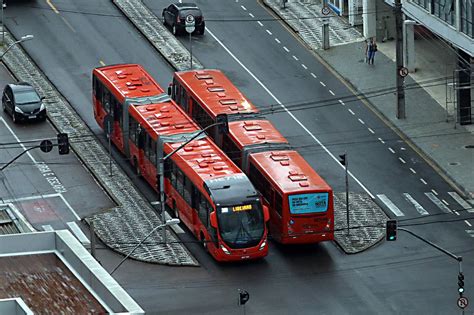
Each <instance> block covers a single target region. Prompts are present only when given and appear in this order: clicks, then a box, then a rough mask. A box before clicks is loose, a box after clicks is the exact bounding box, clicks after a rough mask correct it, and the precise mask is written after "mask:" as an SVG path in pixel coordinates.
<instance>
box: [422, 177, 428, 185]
mask: <svg viewBox="0 0 474 315" xmlns="http://www.w3.org/2000/svg"><path fill="white" fill-rule="evenodd" d="M420 182H422V183H423V184H425V185H428V183H427V182H426V181H425V180H424V179H423V178H420Z"/></svg>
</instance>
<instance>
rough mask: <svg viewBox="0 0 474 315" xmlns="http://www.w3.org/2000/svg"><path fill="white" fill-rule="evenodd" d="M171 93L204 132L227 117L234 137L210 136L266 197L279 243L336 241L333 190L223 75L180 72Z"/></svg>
mask: <svg viewBox="0 0 474 315" xmlns="http://www.w3.org/2000/svg"><path fill="white" fill-rule="evenodd" d="M168 94H170V95H171V97H172V98H173V99H174V100H175V101H176V102H177V103H178V104H179V105H180V106H181V108H183V109H184V110H185V111H186V112H187V113H188V114H189V116H191V117H192V118H193V119H194V121H196V122H197V123H198V124H199V125H200V127H201V128H204V127H206V126H209V125H210V124H212V123H215V122H216V117H217V115H219V114H227V116H228V120H229V133H228V134H227V135H222V134H218V133H217V128H210V132H209V134H210V136H211V137H212V138H213V139H214V141H215V142H216V144H217V145H219V146H220V147H221V148H222V149H223V150H224V152H226V153H227V154H228V155H229V157H230V158H231V159H232V160H233V161H234V162H235V163H236V164H237V165H238V166H240V167H241V169H242V170H243V171H244V172H245V173H246V174H247V175H248V176H249V178H250V180H251V181H252V183H253V184H254V185H255V187H256V188H257V190H258V191H259V192H260V193H261V195H262V197H263V202H264V205H267V206H268V208H269V210H270V221H269V230H270V234H271V235H272V237H273V239H275V240H276V241H278V242H280V243H283V244H302V243H317V242H321V241H328V240H333V239H334V205H333V204H334V199H333V191H332V188H331V187H330V186H329V185H328V184H327V183H326V182H325V181H324V180H323V179H322V178H321V177H320V176H319V175H318V174H317V173H316V172H315V171H314V169H312V168H311V166H310V165H309V164H308V163H307V162H306V161H305V160H304V159H303V157H302V156H301V155H300V154H299V153H298V152H297V151H294V150H291V148H290V145H289V143H288V141H287V140H286V139H285V138H284V137H283V136H282V135H281V134H280V132H279V131H278V130H277V129H276V128H275V127H274V126H273V125H272V124H271V123H270V121H268V120H267V119H265V118H264V117H263V116H262V115H260V114H259V110H258V109H257V108H256V107H255V106H254V105H253V104H252V103H251V102H250V101H249V100H248V99H247V98H246V97H245V96H244V95H243V94H242V93H241V92H240V91H239V90H238V89H237V87H236V86H234V85H233V84H232V82H231V81H230V80H229V79H228V78H227V77H226V76H225V75H224V74H223V73H222V72H221V71H219V70H194V71H183V72H176V73H175V74H174V78H173V83H172V85H171V86H170V88H169V91H168Z"/></svg>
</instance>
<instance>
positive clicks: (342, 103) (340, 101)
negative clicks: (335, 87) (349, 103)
mask: <svg viewBox="0 0 474 315" xmlns="http://www.w3.org/2000/svg"><path fill="white" fill-rule="evenodd" d="M338 101H339V103H341V105H346V104H344V102H343V101H342V100H338Z"/></svg>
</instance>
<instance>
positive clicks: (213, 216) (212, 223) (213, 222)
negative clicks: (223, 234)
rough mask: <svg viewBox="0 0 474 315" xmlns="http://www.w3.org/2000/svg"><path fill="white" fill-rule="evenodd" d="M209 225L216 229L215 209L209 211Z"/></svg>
mask: <svg viewBox="0 0 474 315" xmlns="http://www.w3.org/2000/svg"><path fill="white" fill-rule="evenodd" d="M211 226H212V227H213V228H215V229H217V216H216V212H215V211H212V212H211Z"/></svg>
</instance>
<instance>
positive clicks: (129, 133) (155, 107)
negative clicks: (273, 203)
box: [93, 65, 269, 261]
mask: <svg viewBox="0 0 474 315" xmlns="http://www.w3.org/2000/svg"><path fill="white" fill-rule="evenodd" d="M124 72H126V73H130V74H133V75H132V76H131V77H128V76H126V75H125V76H124V75H123V73H124ZM132 78H139V81H140V82H141V84H142V86H147V88H145V89H142V91H141V93H137V92H136V87H135V85H134V84H128V82H133V81H135V80H133V79H132ZM148 78H149V79H150V80H148ZM135 82H137V81H135ZM130 88H131V91H132V93H128V91H129V90H130ZM144 90H146V91H144ZM152 91H155V92H158V94H157V95H147V96H144V95H143V94H146V93H150V94H151V92H152ZM93 94H94V97H93V100H94V108H95V109H94V110H95V111H96V112H98V113H102V112H103V111H105V112H108V113H110V111H111V112H112V113H111V114H112V115H113V117H114V125H116V124H117V125H119V126H121V132H118V133H115V132H114V135H115V137H116V139H115V140H114V143H119V144H122V146H119V145H117V147H118V148H119V149H120V150H121V152H122V153H123V154H125V155H126V157H127V158H128V159H129V160H130V161H132V163H134V165H135V166H136V167H137V169H138V170H139V173H140V174H142V176H143V177H144V178H145V179H146V180H147V181H148V183H149V184H150V185H151V186H152V187H154V188H155V189H156V190H159V189H158V188H159V187H158V183H159V181H158V176H157V175H158V172H157V168H158V166H159V161H160V160H159V159H160V158H161V157H162V156H164V155H167V154H169V153H171V152H172V151H173V150H175V149H176V148H178V147H179V146H180V145H181V144H183V143H185V142H186V141H187V140H188V139H190V138H191V137H193V136H195V135H196V134H197V133H199V132H200V129H199V128H198V127H197V125H196V124H195V123H194V122H193V121H192V120H191V119H190V118H189V117H188V116H187V115H186V114H185V112H184V111H183V110H182V109H181V108H180V107H179V106H177V105H176V104H175V102H173V101H172V100H171V99H170V97H169V96H168V95H167V94H163V93H162V90H161V88H159V86H158V85H157V84H156V82H154V81H153V80H152V79H151V77H150V76H149V75H148V74H146V71H145V70H144V69H143V68H141V67H140V66H139V65H115V66H109V67H100V68H96V69H94V71H93ZM101 94H109V99H113V100H112V101H111V103H113V104H116V106H115V107H109V109H110V111H107V107H106V106H105V105H102V101H101V100H103V99H104V95H101ZM137 94H138V97H137V98H136V99H135V98H134V96H136V95H137ZM129 96H130V97H129ZM135 100H137V102H135ZM117 108H121V110H120V113H121V115H122V117H121V118H120V119H119V118H116V116H114V113H115V112H114V110H116V109H117ZM95 117H96V120H97V122H98V123H99V125H102V126H103V122H102V121H101V120H100V117H101V116H100V115H98V114H96V116H95ZM102 120H103V119H102ZM160 138H161V139H162V140H163V142H164V148H163V152H159V145H158V140H159V139H160ZM164 175H165V180H164V191H165V194H166V203H167V205H168V206H169V207H170V208H171V209H172V210H173V211H174V213H175V215H176V216H177V217H179V218H180V220H181V221H182V222H184V224H185V225H186V226H187V227H188V229H189V230H190V231H191V232H192V233H193V234H194V235H195V236H196V238H197V239H198V240H199V241H200V242H201V243H202V244H203V246H204V247H205V249H206V250H208V251H209V253H210V254H211V255H212V256H213V257H214V258H215V259H216V260H218V261H237V260H245V259H257V258H262V257H265V256H266V255H267V253H268V243H267V228H266V224H265V223H266V221H268V219H269V214H268V209H267V208H266V207H263V206H262V201H261V198H260V196H259V194H258V192H257V190H256V189H255V188H254V186H253V185H252V183H251V182H250V180H249V179H248V177H247V176H246V175H245V174H244V173H242V171H240V169H239V168H238V167H237V166H236V165H235V164H234V163H233V162H232V161H231V160H230V159H229V158H228V157H227V156H226V155H225V154H224V153H223V152H222V151H221V150H220V149H219V148H218V147H217V145H215V144H214V142H212V140H211V139H210V138H209V137H207V136H206V134H202V135H200V136H198V137H197V138H196V139H194V140H193V141H191V142H190V143H188V144H187V145H186V146H185V147H184V148H182V149H181V150H179V151H177V152H176V153H175V154H173V155H172V156H171V157H170V158H169V159H167V160H166V162H165V174H164Z"/></svg>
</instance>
